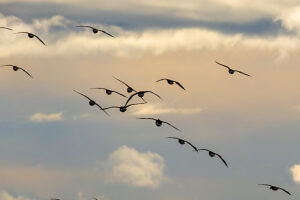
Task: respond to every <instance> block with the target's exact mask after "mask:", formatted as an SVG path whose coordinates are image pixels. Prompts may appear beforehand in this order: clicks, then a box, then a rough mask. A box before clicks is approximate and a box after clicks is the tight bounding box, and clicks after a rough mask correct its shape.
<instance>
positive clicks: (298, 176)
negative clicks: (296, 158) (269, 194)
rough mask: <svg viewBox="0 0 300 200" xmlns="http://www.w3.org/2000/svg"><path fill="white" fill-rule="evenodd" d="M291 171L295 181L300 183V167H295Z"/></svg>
mask: <svg viewBox="0 0 300 200" xmlns="http://www.w3.org/2000/svg"><path fill="white" fill-rule="evenodd" d="M290 170H291V173H292V175H293V179H294V181H295V182H298V183H300V165H294V166H293V167H292V168H291V169H290Z"/></svg>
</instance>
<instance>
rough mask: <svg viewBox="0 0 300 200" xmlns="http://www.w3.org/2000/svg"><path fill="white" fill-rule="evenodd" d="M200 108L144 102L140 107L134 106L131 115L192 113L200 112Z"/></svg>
mask: <svg viewBox="0 0 300 200" xmlns="http://www.w3.org/2000/svg"><path fill="white" fill-rule="evenodd" d="M201 111H202V109H201V108H168V107H164V105H159V104H145V105H143V106H142V107H140V108H136V109H135V110H134V111H133V112H132V114H133V115H154V114H157V115H158V114H181V115H193V114H197V113H199V112H201Z"/></svg>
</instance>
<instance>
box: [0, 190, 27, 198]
mask: <svg viewBox="0 0 300 200" xmlns="http://www.w3.org/2000/svg"><path fill="white" fill-rule="evenodd" d="M0 199H1V200H33V199H29V198H27V197H23V196H17V197H14V196H13V195H11V194H9V193H8V192H6V191H4V190H0Z"/></svg>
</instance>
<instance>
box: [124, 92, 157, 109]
mask: <svg viewBox="0 0 300 200" xmlns="http://www.w3.org/2000/svg"><path fill="white" fill-rule="evenodd" d="M146 93H151V94H154V95H155V96H157V97H158V98H160V99H161V97H160V96H159V95H158V94H156V93H154V92H152V91H139V92H136V93H134V94H132V95H131V96H130V97H129V98H128V99H127V101H126V103H125V106H126V105H127V104H128V102H129V101H130V100H131V99H132V98H133V97H134V96H136V95H138V96H139V97H140V98H143V97H144V95H145V94H146Z"/></svg>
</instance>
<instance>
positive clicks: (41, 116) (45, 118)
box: [30, 112, 63, 123]
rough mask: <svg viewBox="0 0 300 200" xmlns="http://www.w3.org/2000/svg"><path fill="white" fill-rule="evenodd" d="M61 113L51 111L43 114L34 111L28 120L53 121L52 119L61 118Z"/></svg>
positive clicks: (58, 119)
mask: <svg viewBox="0 0 300 200" xmlns="http://www.w3.org/2000/svg"><path fill="white" fill-rule="evenodd" d="M62 115H63V113H62V112H59V113H51V114H44V113H35V114H33V115H32V116H31V117H30V121H32V122H37V123H38V122H53V121H60V120H63V116H62Z"/></svg>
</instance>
